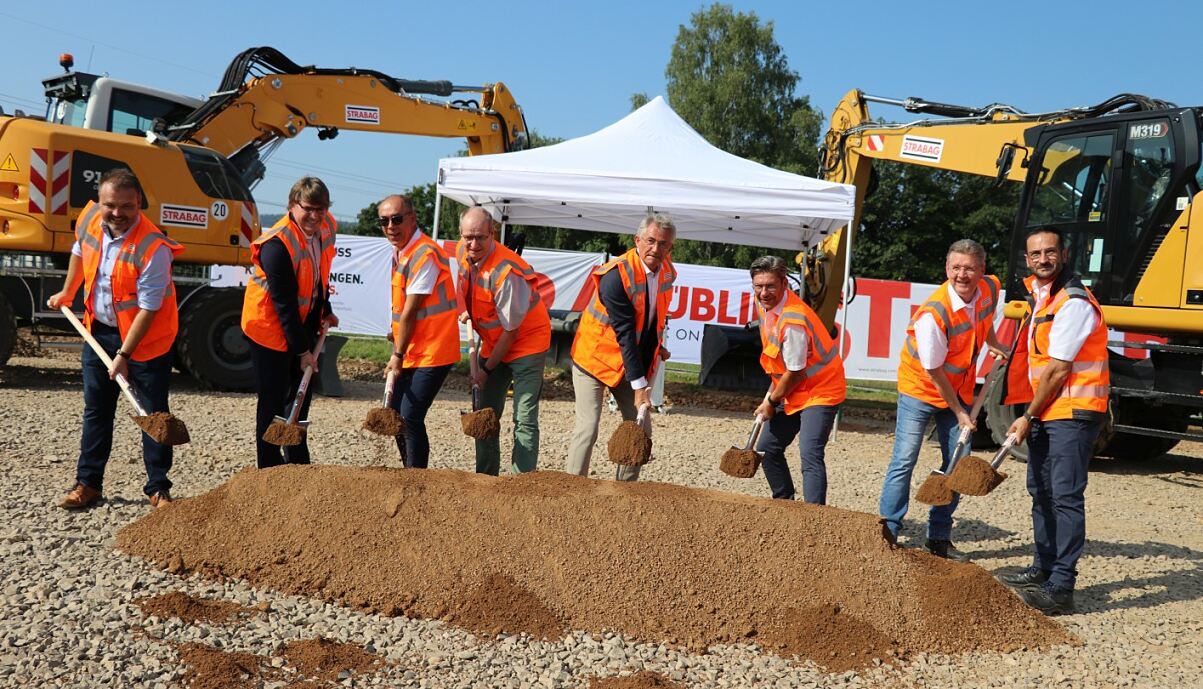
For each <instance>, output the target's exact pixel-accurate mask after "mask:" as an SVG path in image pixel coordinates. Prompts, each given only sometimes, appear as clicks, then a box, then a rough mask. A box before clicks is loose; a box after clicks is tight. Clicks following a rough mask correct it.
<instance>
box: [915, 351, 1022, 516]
mask: <svg viewBox="0 0 1203 689" xmlns="http://www.w3.org/2000/svg"><path fill="white" fill-rule="evenodd" d="M1002 369H1003V367H1002V366H1000V365H999V362H997V361H995V362H994V368H992V369H990V375H988V376H986V382H985V383H984V384H983V385H982V389H981V390H978V393H977V398H976V399H974V400H973V409H971V410H970V411H969V418H971V419H975V420H976V419H977V415H978V414H979V413H981V411H982V404H983V403H984V402H985V401H986V394H987V393H988V392H989V391H990V389H991V388H992V387H994V379H995V378H996V377H997V376H998V372H999V371H1001V370H1002ZM972 437H973V431H972V430H971V429H969V428H962V429H961V436H960V437H959V438H958V439H957V445H956V447H954V448H953V450H952V456H951V457H950V458H949V460H948V471H947V472H944V471H940V470H939V469H935V470H933V471H932V472H931V473H930V474H928V475H927V478H926V479H924V481H923V485H921V486H919V490H918V492H916V493H915V499H916V500H918V501H919V502H922V503H924V504H927V505H932V506H935V507H942V506H944V505H947V504H950V503H951V502H952V492H953V491H952V489H951V488H950V487H949V486H948V477H949V476H950V475H951V474H952V472H953V471H954V470H955V469H956V466H957V462H958V461H959V460H960V458H961V453H962V452H964V451H965V448H966V446H968V445H969V440H970V438H972Z"/></svg>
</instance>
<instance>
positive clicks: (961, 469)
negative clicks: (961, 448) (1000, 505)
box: [948, 455, 1007, 496]
mask: <svg viewBox="0 0 1203 689" xmlns="http://www.w3.org/2000/svg"><path fill="white" fill-rule="evenodd" d="M1006 478H1007V475H1006V474H1004V473H1002V472H1001V471H997V470H995V468H994V467H993V466H991V465H990V462H987V461H986V460H984V459H982V458H981V457H974V456H973V455H970V456H968V457H965V458H963V459H962V460H961V461H959V462H957V465H956V467H955V468H954V469H953V470H952V474H951V475H949V477H948V487H949V488H951V489H953V490H955V491H956V492H958V493H960V494H962V495H979V496H980V495H987V494H989V493H990V491H992V490H994V489H995V488H998V485H999V484H1000V483H1002V482H1003V481H1004V480H1006Z"/></svg>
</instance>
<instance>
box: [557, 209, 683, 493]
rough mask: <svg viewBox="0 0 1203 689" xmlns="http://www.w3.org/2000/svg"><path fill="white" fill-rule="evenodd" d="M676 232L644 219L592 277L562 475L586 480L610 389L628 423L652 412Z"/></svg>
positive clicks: (668, 224)
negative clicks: (631, 240) (631, 243)
mask: <svg viewBox="0 0 1203 689" xmlns="http://www.w3.org/2000/svg"><path fill="white" fill-rule="evenodd" d="M676 235H677V228H676V225H674V224H673V221H672V218H670V217H669V216H668V214H667V213H649V214H648V215H647V216H646V217H645V218H644V219H643V222H641V223H640V224H639V231H638V232H637V233H636V234H635V248H634V249H631V250H630V251H628V252H626V253H625V254H623V255H622V256H619V257H618V258H616V259H614V260H613V261H610V262H609V263H607V264H605V265H603V266H601V267H600V268H598V269H597V270H595V271H593V274H592V275H591V276H590V280H591V281H592V284H593V287H594V295H593V297H592V299H590V301H589V305H588V306H587V307H586V308H585V310H584V311H583V312H582V313H581V320H580V325H579V327H578V328H577V331H576V338H575V339H574V340H573V341H572V362H573V366H572V386H573V390H574V392H575V396H576V427H575V429H574V430H573V433H572V441H571V443H570V445H569V447H568V461H567V464H566V467H565V470H566V471H567V472H568V473H570V474H577V475H579V476H588V475H589V461H590V458H591V457H592V455H593V445H594V443H596V442H597V424H598V421H599V420H600V419H601V405H602V397H603V396H604V394H605V390H606V389H607V388H608V389H609V390H610V392H611V393H612V394H613V395H614V399H615V401H617V402H618V408H619V411H621V413H622V418H623V419H624V420H626V421H634V420H635V418H636V416H637V415H638V412H639V409H640V408H642V407H644V406H649V407H650V405H651V388H650V387H649V385H648V381H649V379H650V378H651V377H652V375H653V374H654V373H655V370H656V367H657V365H660V364H662V363H663V362H664V361H667V360H668V357H669V353H668V351H667V350H666V349H664V347H663V346H662V340H663V337H664V325H665V322H666V321H667V319H668V303H669V300H670V299H671V298H672V290H673V282H674V281H675V280H676V278H677V271H676V269H675V268H673V264H672V261H671V260H670V256H671V254H672V247H673V240H674V239H675V238H676ZM616 478H617V479H619V480H624V481H634V480H636V479H638V478H639V467H632V466H620V467H619V468H618V472H617V475H616Z"/></svg>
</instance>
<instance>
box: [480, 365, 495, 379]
mask: <svg viewBox="0 0 1203 689" xmlns="http://www.w3.org/2000/svg"><path fill="white" fill-rule="evenodd" d="M480 370H482V371H484V372H485V375H486V376H489V375H492V374H493V369H491V368H489V365H488V364H486V363H482V364H481V365H480Z"/></svg>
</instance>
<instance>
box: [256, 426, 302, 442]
mask: <svg viewBox="0 0 1203 689" xmlns="http://www.w3.org/2000/svg"><path fill="white" fill-rule="evenodd" d="M263 440H264V442H268V443H271V444H272V445H281V446H289V447H291V446H293V445H300V444H301V443H303V442H305V427H304V426H302V425H301V424H299V423H284V422H283V421H272V425H270V426H268V427H267V430H266V431H264V432H263Z"/></svg>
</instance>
